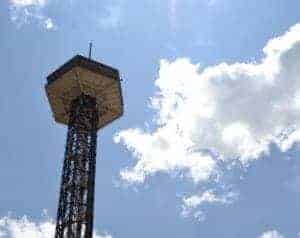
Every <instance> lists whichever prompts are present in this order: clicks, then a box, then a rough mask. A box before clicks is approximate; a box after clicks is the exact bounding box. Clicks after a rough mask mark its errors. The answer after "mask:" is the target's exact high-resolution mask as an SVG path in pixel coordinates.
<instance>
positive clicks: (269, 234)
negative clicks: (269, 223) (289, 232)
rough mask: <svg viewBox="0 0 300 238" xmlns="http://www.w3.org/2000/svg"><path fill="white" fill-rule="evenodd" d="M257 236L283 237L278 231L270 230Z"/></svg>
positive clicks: (266, 237) (265, 237) (264, 237)
mask: <svg viewBox="0 0 300 238" xmlns="http://www.w3.org/2000/svg"><path fill="white" fill-rule="evenodd" d="M259 238H284V236H283V235H281V234H280V233H279V232H278V231H276V230H272V231H267V232H265V233H263V234H262V235H261V236H259Z"/></svg>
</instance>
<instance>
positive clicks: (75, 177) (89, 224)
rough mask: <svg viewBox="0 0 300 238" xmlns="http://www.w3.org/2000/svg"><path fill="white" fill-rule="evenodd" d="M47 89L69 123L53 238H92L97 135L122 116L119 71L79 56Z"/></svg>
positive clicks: (58, 114)
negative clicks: (100, 130)
mask: <svg viewBox="0 0 300 238" xmlns="http://www.w3.org/2000/svg"><path fill="white" fill-rule="evenodd" d="M45 88H46V93H47V97H48V100H49V103H50V106H51V110H52V114H53V117H54V119H55V121H56V122H58V123H62V124H65V125H68V134H67V142H66V149H65V157H64V162H63V171H62V178H61V188H60V195H59V202H58V211H57V221H56V230H55V238H92V235H93V213H94V212H93V210H94V186H95V169H96V147H97V131H98V130H99V129H100V128H102V127H104V126H106V125H107V124H108V123H110V122H112V121H113V120H115V119H117V118H119V117H120V116H122V114H123V100H122V92H121V83H120V76H119V72H118V70H116V69H114V68H112V67H110V66H107V65H104V64H102V63H99V62H97V61H94V60H91V59H89V58H86V57H83V56H80V55H77V56H75V57H73V58H72V59H71V60H69V61H68V62H67V63H65V64H64V65H63V66H61V67H60V68H58V69H57V70H56V71H54V72H53V73H52V74H50V75H49V76H48V77H47V84H46V86H45Z"/></svg>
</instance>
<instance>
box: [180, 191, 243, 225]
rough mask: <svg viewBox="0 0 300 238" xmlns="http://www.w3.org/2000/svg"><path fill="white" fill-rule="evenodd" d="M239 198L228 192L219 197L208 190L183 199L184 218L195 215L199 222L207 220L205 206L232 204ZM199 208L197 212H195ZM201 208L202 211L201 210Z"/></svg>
mask: <svg viewBox="0 0 300 238" xmlns="http://www.w3.org/2000/svg"><path fill="white" fill-rule="evenodd" d="M237 197H238V194H237V193H234V192H228V193H226V194H222V195H218V194H217V193H216V192H215V191H213V190H207V191H205V192H203V193H202V194H196V195H193V196H190V197H184V198H183V205H182V212H181V215H182V216H183V217H188V216H190V215H191V214H194V218H196V219H197V220H199V221H203V220H204V219H205V213H204V212H203V211H202V209H201V207H202V206H203V205H205V204H210V205H212V204H223V205H224V204H227V205H228V204H231V203H232V202H233V201H235V200H236V199H237ZM196 208H198V210H197V211H196V212H194V210H195V209H196ZM199 208H200V209H199Z"/></svg>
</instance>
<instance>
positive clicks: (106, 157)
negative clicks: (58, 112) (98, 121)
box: [0, 0, 300, 238]
mask: <svg viewBox="0 0 300 238" xmlns="http://www.w3.org/2000/svg"><path fill="white" fill-rule="evenodd" d="M299 7H300V2H299V1H297V0H288V1H280V0H251V1H250V0H243V1H237V0H185V1H183V0H165V1H159V0H151V1H148V0H147V1H126V0H111V1H101V2H100V1H97V0H86V1H79V0H64V1H59V0H3V1H1V2H0V29H1V36H0V52H1V54H0V69H1V82H2V86H1V93H0V115H1V119H0V120H1V123H0V129H1V133H0V145H1V146H0V148H1V150H0V161H1V166H0V187H1V188H2V189H1V193H0V237H12V238H20V237H25V238H27V237H33V238H48V237H53V228H54V219H55V217H56V209H57V201H58V191H59V184H60V175H61V165H62V159H63V154H64V144H65V138H66V130H67V128H66V127H64V126H62V125H58V124H56V123H55V122H54V121H53V119H52V116H51V112H50V108H49V105H48V101H47V98H46V95H45V92H44V84H45V82H46V76H47V75H48V74H49V73H51V72H52V71H53V70H55V69H56V68H57V67H58V66H60V65H61V64H63V63H64V62H65V61H67V60H68V59H69V58H71V57H72V56H74V55H75V54H83V55H86V54H87V52H88V43H89V42H90V41H93V43H94V49H93V58H94V59H96V60H99V61H101V62H104V63H106V64H109V65H112V66H114V67H116V68H118V69H119V70H120V72H121V74H122V77H123V78H124V81H123V82H122V87H123V94H124V102H125V114H124V116H123V117H122V118H121V119H120V120H118V121H115V122H114V123H113V124H111V125H109V126H108V127H106V128H105V129H103V130H102V131H100V132H99V137H98V155H97V176H96V177H97V179H96V200H95V202H96V203H95V230H96V231H97V236H96V237H97V238H98V237H102V238H103V237H106V238H108V237H113V238H119V237H122V238H123V237H125V238H126V237H132V238H135V237H141V236H142V237H145V238H148V237H149V238H150V237H162V238H163V237H173V238H177V237H178V238H179V237H188V238H196V237H197V238H198V237H212V238H213V237H225V238H240V237H243V238H256V237H259V238H260V237H262V238H296V237H299V234H300V233H299V232H300V222H299V213H300V202H299V201H300V162H299V160H298V157H299V147H298V144H297V142H298V141H299V140H300V123H299V121H300V113H299V112H298V111H299V110H300V83H299V82H300V81H299V76H298V75H300V72H299V68H300V65H299V62H300V60H299V59H300V25H298V22H300V15H299V10H298V9H299Z"/></svg>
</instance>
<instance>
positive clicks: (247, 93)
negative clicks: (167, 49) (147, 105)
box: [115, 24, 300, 183]
mask: <svg viewBox="0 0 300 238" xmlns="http://www.w3.org/2000/svg"><path fill="white" fill-rule="evenodd" d="M263 52H264V57H263V58H262V60H261V61H260V62H250V63H234V64H227V63H221V64H219V65H216V66H211V67H207V68H201V67H200V65H199V64H193V63H191V62H190V60H188V59H186V58H180V59H177V60H175V61H173V62H169V61H167V60H162V61H161V62H160V70H159V75H158V78H157V79H156V81H155V85H156V87H157V89H158V90H157V93H156V95H155V96H154V97H153V98H152V99H151V103H152V106H153V108H154V109H155V110H156V111H157V118H156V124H157V128H156V129H155V130H154V131H151V132H148V131H144V130H142V129H128V130H124V131H121V132H120V133H119V134H118V135H117V136H116V137H115V141H116V142H117V143H123V144H124V145H125V146H126V148H127V149H128V150H130V151H132V153H133V155H134V157H136V158H137V161H136V162H135V165H134V166H133V167H129V168H127V169H125V170H123V171H122V172H121V177H122V178H123V179H124V180H126V181H128V182H140V183H142V182H144V180H145V178H146V177H147V176H149V175H153V174H155V173H157V172H169V173H170V172H174V171H180V172H182V173H183V174H185V175H186V176H187V177H190V178H192V179H193V181H194V182H201V181H207V180H209V179H210V178H211V177H212V175H213V174H214V173H215V172H216V169H217V166H216V163H217V161H218V160H223V161H228V160H229V159H237V160H238V161H240V162H241V163H243V164H244V165H247V164H248V163H249V162H251V161H253V160H255V159H258V158H260V157H261V156H262V155H263V154H268V152H269V145H270V143H275V144H277V145H278V146H279V148H280V149H281V150H282V151H286V150H288V149H290V148H291V147H292V145H293V144H294V143H295V142H297V141H299V139H300V110H299V92H300V80H299V75H300V70H299V69H300V61H299V59H300V24H297V25H295V26H293V27H292V28H291V29H290V30H289V31H288V32H286V33H285V34H284V35H282V36H280V37H278V38H274V39H272V40H270V41H269V42H268V43H267V45H266V46H265V48H264V49H263ZM207 151H209V152H211V153H212V154H214V155H218V156H211V155H210V154H206V153H205V152H207Z"/></svg>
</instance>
